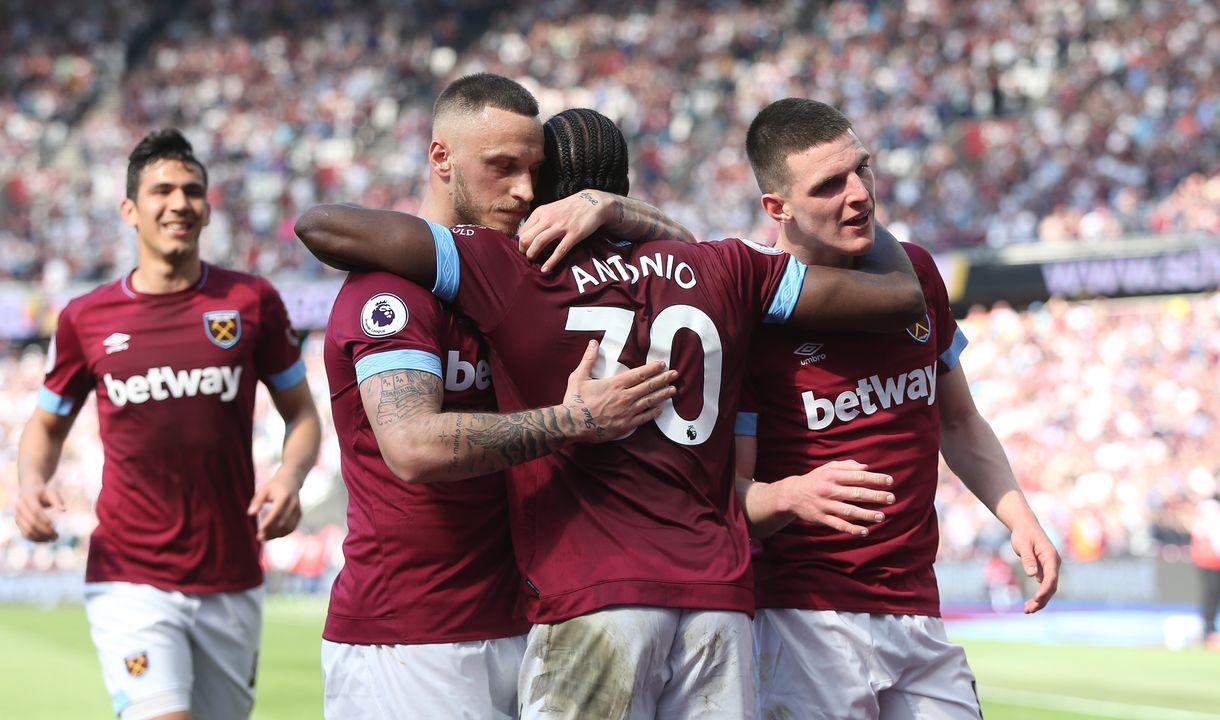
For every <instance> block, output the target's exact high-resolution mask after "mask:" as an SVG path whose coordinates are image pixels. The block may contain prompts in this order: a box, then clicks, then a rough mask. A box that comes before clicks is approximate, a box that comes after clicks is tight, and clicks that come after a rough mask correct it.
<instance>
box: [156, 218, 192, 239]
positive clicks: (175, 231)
mask: <svg viewBox="0 0 1220 720" xmlns="http://www.w3.org/2000/svg"><path fill="white" fill-rule="evenodd" d="M162 227H164V228H165V229H166V231H168V232H169V234H170V235H171V236H172V237H176V238H182V237H186V236H187V235H189V234H190V232H191V228H193V227H195V224H194V223H189V222H181V221H179V222H169V223H165V224H164V225H162Z"/></svg>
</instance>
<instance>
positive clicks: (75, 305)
mask: <svg viewBox="0 0 1220 720" xmlns="http://www.w3.org/2000/svg"><path fill="white" fill-rule="evenodd" d="M125 282H126V279H125V278H124V279H120V280H115V281H113V282H108V283H106V284H105V285H99V286H97V287H95V288H93V289H92V290H90V291H89V292H87V293H85V294H83V295H77V296H76V297H74V298H72V299H71V300H69V301H68V302H67V304H65V305H64V307H63V310H61V311H60V316H61V317H63V316H74V315H78V314H80V313H81V312H83V311H85V310H88V309H89V308H92V307H96V306H98V305H104V304H106V303H110V302H114V301H115V300H122V299H123V298H134V295H130V294H127V293H125V292H124V283H125Z"/></svg>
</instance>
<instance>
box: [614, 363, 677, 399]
mask: <svg viewBox="0 0 1220 720" xmlns="http://www.w3.org/2000/svg"><path fill="white" fill-rule="evenodd" d="M614 379H615V381H616V382H617V384H618V385H619V387H621V388H622V389H623V390H624V391H627V392H633V391H634V392H635V393H637V394H638V395H645V394H647V393H650V392H655V391H656V390H659V389H660V388H661V387H662V385H664V384H669V383H672V382H673V381H674V380H677V379H678V371H677V370H666V369H665V363H663V362H661V361H660V360H653V361H652V362H648V363H644V364H643V365H641V366H639V367H638V368H632V369H631V370H628V371H626V372H621V373H619V374H618V375H615V376H614ZM650 383H651V384H650Z"/></svg>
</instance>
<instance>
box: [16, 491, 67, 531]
mask: <svg viewBox="0 0 1220 720" xmlns="http://www.w3.org/2000/svg"><path fill="white" fill-rule="evenodd" d="M45 506H46V501H45V500H44V498H43V497H42V495H41V494H40V495H24V496H22V497H21V499H20V500H18V502H17V513H16V520H17V529H18V530H20V531H21V535H22V537H24V538H25V539H27V540H30V541H32V542H48V541H50V540H56V539H58V538H59V533H58V532H56V530H55V520H54V519H53V518H52V517H51V514H50V513H48V512H47V511H46V510H45V509H44V507H45ZM61 509H62V508H61Z"/></svg>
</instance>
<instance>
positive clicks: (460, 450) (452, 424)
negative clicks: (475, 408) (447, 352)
mask: <svg viewBox="0 0 1220 720" xmlns="http://www.w3.org/2000/svg"><path fill="white" fill-rule="evenodd" d="M361 392H362V393H365V394H366V395H368V396H369V397H370V398H373V397H374V395H373V394H374V393H376V395H375V399H376V403H377V405H376V407H377V412H376V416H375V418H374V422H376V424H377V425H379V426H382V427H386V426H388V425H393V424H396V423H427V427H428V428H429V429H428V431H427V432H428V434H430V435H434V436H435V437H437V438H439V439H440V441H441V443H442V447H444V448H445V452H446V455H447V456H448V462H447V465H448V469H449V471H450V472H452V473H456V474H459V475H461V476H463V477H475V476H477V475H483V474H486V473H489V472H494V471H496V470H501V469H504V468H506V467H508V466H510V465H517V464H519V463H523V462H526V461H528V460H533V459H534V458H537V457H541V456H543V455H545V454H547V453H549V452H551V451H552V450H555V449H556V448H559V447H562V446H563V445H564V444H565V443H566V442H568V441H569V440H570V439H571V438H573V437H575V436H576V435H577V434H578V431H581V430H582V428H581V427H578V425H577V422H574V421H573V419H572V416H571V414H570V413H569V412H568V411H567V410H565V409H556V408H542V409H538V410H527V411H523V412H516V413H509V414H495V413H458V412H441V411H440V401H441V398H442V397H443V391H442V389H441V386H440V378H438V377H437V376H435V375H433V374H431V373H427V372H423V371H420V370H401V371H393V372H386V373H382V374H380V375H377V376H375V377H374V378H372V379H370V380H366V381H365V382H364V383H362V384H361ZM572 401H573V402H575V403H576V404H578V405H579V406H580V414H581V416H582V420H581V421H580V425H583V427H584V428H587V429H591V430H593V432H595V433H596V434H597V435H599V436H600V435H602V434H604V433H605V428H603V427H602V426H601V425H600V424H598V423H597V420H596V418H595V417H594V415H593V413H592V412H591V411H590V410H589V409H588V408H587V407H586V406H585V402H584V399H583V398H582V397H580V395H573V396H572Z"/></svg>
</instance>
